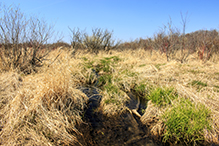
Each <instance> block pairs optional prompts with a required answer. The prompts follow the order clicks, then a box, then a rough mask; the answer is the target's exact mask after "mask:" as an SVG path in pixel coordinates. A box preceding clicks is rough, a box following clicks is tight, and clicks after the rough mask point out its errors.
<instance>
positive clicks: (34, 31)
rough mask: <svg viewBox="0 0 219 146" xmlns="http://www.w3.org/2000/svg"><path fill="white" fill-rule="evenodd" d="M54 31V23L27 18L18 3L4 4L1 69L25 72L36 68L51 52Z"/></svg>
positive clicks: (0, 25)
mask: <svg viewBox="0 0 219 146" xmlns="http://www.w3.org/2000/svg"><path fill="white" fill-rule="evenodd" d="M53 33H54V31H53V26H51V25H48V24H47V23H46V22H45V21H43V19H39V18H36V17H26V15H24V14H23V13H22V12H21V10H20V9H19V7H16V6H14V5H11V6H9V7H3V9H2V15H0V44H1V47H0V52H1V53H0V66H1V69H2V70H9V69H18V70H19V71H21V72H24V73H30V72H32V71H36V67H40V66H42V63H43V61H44V59H45V57H46V56H47V55H48V54H49V52H50V51H51V50H49V49H48V48H47V47H46V43H47V41H48V40H49V39H51V37H52V35H53Z"/></svg>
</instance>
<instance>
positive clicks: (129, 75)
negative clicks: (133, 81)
mask: <svg viewBox="0 0 219 146" xmlns="http://www.w3.org/2000/svg"><path fill="white" fill-rule="evenodd" d="M121 73H122V74H125V75H127V76H128V77H137V76H138V73H136V72H132V71H130V70H128V69H125V70H124V71H122V72H121Z"/></svg>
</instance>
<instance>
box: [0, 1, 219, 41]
mask: <svg viewBox="0 0 219 146" xmlns="http://www.w3.org/2000/svg"><path fill="white" fill-rule="evenodd" d="M0 2H1V3H2V4H5V5H6V6H9V5H11V4H15V5H19V7H20V9H21V11H22V12H24V13H25V14H27V15H37V16H39V17H42V18H44V19H45V20H46V21H47V23H48V24H54V25H55V30H56V31H59V32H60V33H62V34H63V36H64V38H63V41H65V42H68V43H70V39H71V32H70V30H69V28H71V29H73V28H80V29H81V30H84V29H86V31H87V32H88V33H89V32H91V30H92V28H102V29H108V30H109V31H113V36H114V38H115V39H119V40H121V41H132V40H135V39H138V38H143V39H146V38H147V37H153V35H154V34H155V33H157V32H159V30H160V28H162V27H163V25H167V23H168V22H169V20H170V18H171V20H172V26H173V27H176V28H178V29H179V30H181V31H182V28H183V27H182V24H181V21H182V19H181V13H182V14H183V16H186V13H187V25H186V33H189V32H194V31H196V30H200V29H205V30H212V29H217V30H218V29H219V9H218V6H219V0H0Z"/></svg>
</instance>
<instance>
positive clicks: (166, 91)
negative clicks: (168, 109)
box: [148, 87, 178, 107]
mask: <svg viewBox="0 0 219 146" xmlns="http://www.w3.org/2000/svg"><path fill="white" fill-rule="evenodd" d="M177 97H178V94H177V93H176V92H175V91H174V88H160V87H158V88H155V89H154V90H152V91H151V92H150V95H149V96H148V99H149V100H151V101H152V103H154V104H156V105H157V106H159V107H161V106H166V105H167V104H171V102H172V100H174V99H176V98H177Z"/></svg>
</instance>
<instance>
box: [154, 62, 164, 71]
mask: <svg viewBox="0 0 219 146" xmlns="http://www.w3.org/2000/svg"><path fill="white" fill-rule="evenodd" d="M162 65H166V63H163V64H156V65H155V67H156V68H157V69H158V70H160V67H161V66H162Z"/></svg>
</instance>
